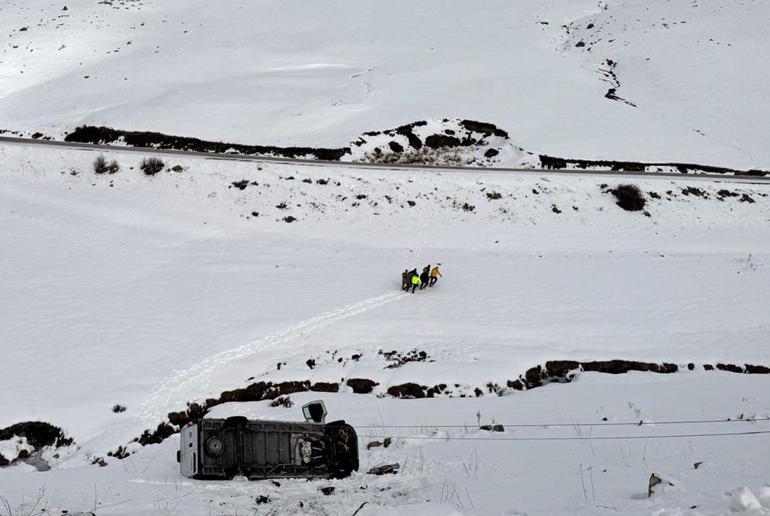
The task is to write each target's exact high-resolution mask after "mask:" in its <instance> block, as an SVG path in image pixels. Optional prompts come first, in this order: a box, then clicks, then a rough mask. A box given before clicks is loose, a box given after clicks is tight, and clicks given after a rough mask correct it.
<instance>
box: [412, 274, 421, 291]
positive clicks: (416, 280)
mask: <svg viewBox="0 0 770 516" xmlns="http://www.w3.org/2000/svg"><path fill="white" fill-rule="evenodd" d="M412 272H413V274H412V294H414V291H415V290H417V287H420V290H422V287H421V286H420V283H421V282H420V276H418V275H417V269H415V270H413V271H412Z"/></svg>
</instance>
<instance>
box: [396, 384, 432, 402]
mask: <svg viewBox="0 0 770 516" xmlns="http://www.w3.org/2000/svg"><path fill="white" fill-rule="evenodd" d="M427 390H428V388H427V387H424V386H422V385H417V384H416V383H403V384H401V385H392V386H390V387H388V394H389V395H390V396H393V397H394V398H406V399H416V398H425V397H426V391H427Z"/></svg>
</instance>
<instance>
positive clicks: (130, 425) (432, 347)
mask: <svg viewBox="0 0 770 516" xmlns="http://www.w3.org/2000/svg"><path fill="white" fill-rule="evenodd" d="M95 156H96V154H94V153H91V152H83V151H71V150H61V149H54V150H42V149H40V148H33V147H24V146H2V147H0V174H2V181H0V206H2V214H1V215H0V235H2V248H3V261H2V268H0V274H1V275H2V277H1V278H0V279H1V281H2V285H3V289H2V294H1V295H0V306H1V307H2V313H3V314H4V324H3V325H2V328H1V329H0V342H3V343H4V345H3V350H2V351H3V360H2V361H0V377H2V378H3V384H4V385H7V386H8V388H4V389H2V390H0V406H1V407H3V410H2V411H0V427H4V426H7V425H10V424H12V423H15V422H19V421H32V420H41V421H46V422H49V423H52V424H54V425H57V426H60V427H62V428H63V429H64V430H65V432H66V433H67V434H68V435H70V436H71V437H73V438H74V439H75V441H76V443H75V445H74V446H73V447H71V448H69V449H64V450H63V451H61V456H60V458H59V459H56V460H52V462H53V463H54V470H53V471H50V472H46V473H41V472H37V471H35V470H34V468H32V467H31V466H24V465H21V466H14V467H11V468H5V469H0V488H1V489H0V496H5V497H7V498H9V499H10V500H11V504H12V506H14V505H13V504H15V507H17V508H18V507H19V506H20V504H21V502H22V500H24V501H26V502H25V503H27V504H28V503H29V501H30V500H31V499H35V498H36V497H37V493H38V490H39V489H40V488H41V487H42V486H43V485H44V486H45V499H46V500H47V501H48V504H49V505H48V507H49V508H50V509H52V510H53V509H57V510H61V509H67V510H70V511H74V510H90V509H91V508H93V506H94V504H95V503H96V504H99V506H98V507H97V509H98V512H97V513H98V514H140V513H141V514H160V513H178V514H196V513H200V514H207V513H208V512H209V511H211V513H212V514H234V513H235V511H236V509H237V511H238V513H239V514H242V513H253V512H254V511H257V513H271V512H272V513H274V514H284V513H291V512H292V511H295V512H297V513H311V514H340V513H352V512H354V511H355V510H356V509H357V508H358V507H359V506H360V505H361V504H362V503H363V502H365V501H366V502H368V503H367V505H365V506H364V508H363V509H362V510H361V512H360V513H359V514H364V515H366V514H404V513H408V511H412V513H414V514H447V513H449V512H450V511H456V512H457V513H460V514H494V513H504V514H565V513H573V512H574V513H582V514H593V513H597V512H602V511H608V512H615V511H613V510H612V509H607V508H606V507H613V508H615V509H617V511H619V512H620V513H624V514H663V513H660V512H659V511H660V510H664V509H665V510H668V511H670V512H667V513H665V514H686V513H687V512H686V510H689V507H690V506H692V505H695V506H697V507H698V508H697V509H693V511H695V512H692V513H691V514H723V513H724V512H725V511H726V510H728V508H729V506H730V504H731V503H732V502H731V498H730V496H728V495H726V494H725V493H726V492H728V491H731V490H734V489H737V488H739V487H741V486H748V487H749V488H750V489H751V490H752V491H753V492H754V493H755V494H756V495H757V496H760V493H761V492H763V491H761V489H760V488H762V486H764V485H767V484H768V482H769V481H770V479H768V478H767V475H766V471H767V468H766V464H767V461H768V459H769V458H770V457H768V455H767V453H768V452H767V450H768V447H767V446H766V441H767V438H766V436H765V435H764V434H759V435H755V436H732V437H707V438H689V439H688V438H674V439H662V440H654V441H645V440H643V441H636V440H630V441H629V440H620V441H596V442H595V441H593V440H592V441H590V442H583V441H576V442H573V441H566V442H562V441H559V442H544V443H540V442H524V443H522V442H515V441H499V442H498V441H494V442H478V441H475V440H471V441H462V440H458V441H455V440H450V441H444V440H439V441H435V440H416V441H413V440H406V441H404V442H402V441H401V440H399V439H397V440H396V442H397V445H395V446H394V447H391V448H388V449H387V450H384V449H381V448H380V449H375V450H372V451H367V450H365V449H362V471H361V472H359V473H358V474H356V475H354V476H353V477H351V478H350V479H347V480H344V481H339V482H334V483H333V485H335V486H337V491H336V492H335V493H336V494H334V495H332V496H331V497H330V498H326V497H324V496H323V495H322V494H320V493H319V492H318V488H319V487H323V486H326V485H327V483H323V482H320V483H319V482H312V483H309V484H308V483H305V482H297V481H292V482H287V483H285V484H283V485H282V486H281V488H276V487H275V486H273V485H272V484H269V483H248V482H245V481H233V482H227V483H209V482H189V481H186V480H183V479H182V478H181V477H180V476H179V475H178V472H177V464H176V463H175V462H174V448H175V446H178V444H177V443H178V440H177V438H176V437H172V438H170V439H168V440H167V441H166V442H164V443H163V444H161V445H154V446H149V447H145V448H141V447H139V446H138V445H137V444H136V443H134V444H132V445H131V446H129V450H130V451H132V452H136V453H135V454H134V455H132V456H131V457H129V458H128V459H125V460H123V461H119V460H117V459H114V458H108V457H106V454H107V452H109V451H113V450H115V449H116V448H117V447H118V446H121V445H126V444H128V443H129V442H130V441H131V440H132V439H133V438H135V437H137V436H138V435H139V434H140V433H141V432H142V431H143V430H145V429H147V428H152V427H154V426H155V425H157V424H158V423H159V422H161V421H163V420H164V419H165V415H166V413H167V412H169V411H172V410H174V411H176V410H182V409H184V408H185V404H186V403H187V402H188V401H196V400H197V401H202V400H204V399H206V398H208V397H212V396H213V397H216V396H218V395H219V394H220V393H221V392H222V391H224V390H229V389H234V388H241V387H245V386H246V385H248V384H249V383H251V382H252V381H273V382H276V381H284V380H297V381H302V380H310V381H313V382H317V381H323V382H332V383H339V384H340V385H341V392H340V393H339V394H327V393H303V394H293V395H291V398H292V400H293V401H294V402H295V403H296V404H297V405H295V407H293V408H291V409H287V408H271V407H270V406H269V402H257V403H228V404H224V405H220V406H218V407H216V408H215V409H214V410H213V412H212V414H211V415H212V416H214V417H216V416H220V415H229V414H233V413H239V414H240V413H243V414H246V415H249V416H255V417H256V416H260V417H268V418H275V419H281V418H287V419H299V418H300V414H299V409H298V408H297V406H298V405H299V404H301V403H302V402H303V401H307V400H309V399H312V398H319V397H320V398H323V399H325V400H326V402H327V405H328V406H329V408H330V411H331V412H332V414H333V417H335V418H344V419H346V420H348V421H350V422H352V423H353V424H355V425H363V426H366V425H374V426H375V428H371V429H369V428H364V427H363V426H362V427H361V428H359V434H361V436H362V440H361V446H362V448H364V445H365V444H366V443H367V442H368V441H369V440H370V439H368V438H366V437H365V436H367V435H376V436H384V435H392V436H422V437H430V436H446V435H447V432H448V431H449V430H451V431H450V432H449V435H450V436H453V437H459V436H461V435H462V436H470V437H474V438H485V437H488V436H490V435H491V436H493V437H497V436H502V437H506V438H508V437H519V436H530V437H532V436H535V437H581V436H582V437H585V436H587V435H588V436H590V435H597V436H598V435H609V436H636V437H638V436H646V435H653V434H656V433H658V434H691V433H704V432H705V433H714V432H736V431H747V430H749V431H754V430H770V424H768V423H763V422H761V421H758V422H756V423H742V422H737V423H722V424H708V425H703V424H700V425H694V427H693V426H690V425H679V426H677V425H672V426H668V425H666V426H654V427H648V426H644V427H634V426H631V427H618V428H614V427H610V428H595V429H591V428H590V427H587V428H582V427H581V426H580V425H581V424H587V423H597V422H602V418H603V417H607V418H608V421H610V422H613V421H614V422H628V421H630V422H635V421H638V420H640V419H645V420H648V421H649V420H683V419H720V420H721V419H726V418H731V419H736V418H739V417H740V416H741V415H743V418H753V417H757V418H764V417H769V416H770V406H769V405H768V398H767V395H766V393H767V392H768V390H767V387H768V385H769V382H770V377H767V376H765V375H758V376H755V375H736V374H733V373H726V372H705V371H703V369H702V364H714V363H717V362H725V363H737V364H744V363H750V364H764V365H767V364H768V362H770V360H768V358H769V357H768V352H767V335H768V331H769V328H768V319H767V310H766V306H767V302H768V294H767V289H766V285H767V284H768V281H769V280H770V267H768V257H769V256H770V238H768V237H770V235H768V228H770V225H768V222H770V198H769V197H768V194H770V186H768V185H767V184H766V183H762V184H752V183H750V182H745V181H744V182H731V181H730V180H729V179H726V180H725V181H712V180H703V179H700V180H699V179H687V178H683V179H681V180H676V181H672V180H670V179H653V178H646V179H643V180H635V179H631V180H628V179H626V180H624V181H622V182H633V183H634V184H637V185H638V186H639V187H640V188H641V189H642V190H643V191H644V192H645V197H646V200H647V206H646V207H645V209H646V211H647V212H648V213H649V217H647V216H645V215H644V214H643V213H642V212H626V211H623V210H622V209H621V208H619V207H618V206H617V205H616V204H615V199H614V197H613V196H612V195H611V194H610V193H607V192H606V190H607V187H603V186H602V185H605V184H607V185H609V187H613V186H615V185H617V184H618V183H619V182H621V181H619V180H618V179H617V178H612V177H600V176H597V177H593V176H580V175H577V176H574V177H559V176H553V177H550V178H546V177H542V176H539V175H532V174H526V175H525V174H519V175H516V174H496V173H457V172H414V173H411V174H410V173H406V172H403V171H397V172H388V171H377V172H375V171H370V170H367V171H362V172H358V171H356V170H349V169H334V168H320V167H296V166H285V165H258V164H256V163H230V162H221V161H211V160H200V159H180V160H172V161H169V162H167V166H168V167H173V166H175V165H180V167H179V168H178V170H181V171H180V172H173V171H170V170H166V171H163V172H161V173H159V174H158V175H156V176H154V177H148V176H145V175H144V174H142V173H141V172H140V171H139V169H138V160H139V157H138V156H137V155H132V154H128V153H126V154H114V155H108V156H106V157H107V158H108V159H113V158H114V159H116V160H117V161H118V162H119V163H120V165H121V166H122V169H121V171H120V172H118V173H116V174H114V175H103V176H97V175H95V174H94V172H93V168H92V162H93V160H94V158H95ZM132 167H133V168H132ZM244 179H246V180H247V181H246V184H245V185H244V184H242V183H239V182H240V181H242V180H244ZM233 183H237V184H239V185H240V186H242V187H243V189H241V188H240V187H239V186H235V185H233ZM690 188H692V189H694V190H688V189H690ZM696 190H697V192H699V193H697V194H696V193H693V192H694V191H696ZM685 192H687V193H685ZM720 192H721V193H720ZM725 192H727V193H725ZM653 193H654V194H655V195H653ZM495 194H500V195H499V198H497V197H498V196H497V195H495ZM656 196H657V197H659V198H656ZM744 196H745V197H744ZM746 198H749V199H751V201H753V202H750V201H748V200H746ZM410 202H411V203H414V206H411V205H410ZM471 207H472V209H470V208H471ZM255 213H256V214H258V215H255ZM290 216H291V217H294V218H296V220H295V221H293V222H291V223H288V222H286V221H285V220H287V217H290ZM436 262H441V263H442V267H443V271H444V275H445V278H443V279H442V280H441V281H440V282H439V284H438V286H437V287H435V288H433V289H429V290H426V291H423V292H418V293H416V294H414V295H412V294H404V293H401V292H400V291H399V282H400V273H401V271H402V270H403V269H404V268H406V267H410V268H411V267H420V268H421V267H422V266H423V265H425V264H428V263H431V264H432V263H436ZM380 351H382V352H388V351H398V352H399V353H402V354H409V353H410V352H411V351H416V352H418V353H419V352H425V354H426V360H425V361H420V362H409V363H405V364H403V365H401V366H400V367H388V366H389V365H392V361H389V360H387V359H386V357H385V356H383V355H382V354H381V353H380ZM354 355H360V357H359V358H357V359H354V358H353V356H354ZM612 358H621V359H626V360H645V361H653V362H663V361H667V362H673V363H676V364H679V365H681V366H683V368H684V369H685V370H686V367H684V366H685V365H686V364H687V363H689V362H694V363H695V364H697V367H696V368H695V370H694V371H693V372H687V371H685V372H682V373H678V374H675V375H665V376H664V375H655V374H650V373H648V374H641V373H634V374H629V375H623V376H620V377H617V376H607V375H599V374H595V373H585V374H582V375H580V376H579V377H578V379H577V381H576V382H575V383H573V384H570V385H564V386H561V385H551V386H546V387H543V388H539V389H535V390H532V391H528V392H515V391H510V390H509V391H505V390H504V392H502V394H506V395H505V396H502V397H500V396H497V395H496V394H493V393H490V392H489V391H488V390H487V389H486V387H485V386H487V385H488V384H490V383H493V384H498V385H500V386H505V385H506V381H507V380H511V379H516V378H518V377H519V375H521V374H523V373H524V372H525V371H526V370H527V369H528V368H530V367H532V366H535V365H538V364H542V363H544V362H545V361H547V360H562V359H573V360H592V359H601V360H604V359H612ZM308 360H312V361H313V362H314V363H313V364H312V368H311V367H310V365H309V364H308ZM279 362H280V363H281V367H280V370H279V368H278V367H277V364H278V363H279ZM349 378H367V379H371V380H373V381H376V382H378V383H379V385H377V386H376V387H375V390H374V393H373V394H372V395H359V394H353V393H352V392H351V391H350V389H348V388H347V387H346V385H345V381H346V380H347V379H349ZM406 382H415V383H419V384H422V385H429V386H432V385H436V384H439V383H445V384H448V385H449V386H450V388H449V392H447V393H446V395H445V396H442V397H439V398H436V399H428V400H398V399H393V398H389V397H382V398H380V397H377V395H382V394H384V393H385V392H386V390H387V388H388V387H389V386H392V385H399V384H403V383H406ZM479 387H480V388H482V390H483V391H484V393H483V394H484V395H483V396H482V397H479V398H476V397H475V396H476V395H475V389H476V388H479ZM462 395H466V396H469V397H470V398H467V399H462V398H458V396H462ZM115 404H122V405H124V406H126V407H127V410H126V412H123V413H118V414H116V413H113V412H112V411H111V408H112V406H113V405H115ZM477 413H478V414H480V415H479V419H480V422H481V423H482V424H488V423H491V422H492V421H493V420H494V421H495V422H499V423H503V424H510V425H512V424H516V423H538V424H539V423H542V422H551V423H566V424H567V425H568V427H567V428H563V427H557V428H547V429H545V428H536V429H531V428H530V429H525V430H526V432H525V431H524V430H519V429H516V428H514V427H509V428H508V429H507V430H506V432H505V433H502V434H497V433H495V434H489V433H487V432H480V431H479V430H477V426H478V423H479V421H477V416H476V414H477ZM387 425H405V426H406V427H407V428H404V429H393V428H389V427H388V426H387ZM436 425H467V428H465V427H464V426H463V428H462V429H457V428H455V429H442V428H438V427H436ZM434 427H436V428H434ZM591 432H594V433H593V434H592V433H591ZM6 444H7V443H6ZM95 458H103V459H105V460H106V462H107V464H108V465H107V467H105V468H99V467H97V466H93V465H90V462H91V461H92V460H94V459H95ZM702 459H703V463H704V465H703V466H702V467H703V469H701V468H698V469H697V471H695V470H694V468H693V463H694V462H698V461H700V460H702ZM381 462H399V463H400V464H402V467H403V470H402V473H400V474H399V475H396V476H393V477H389V478H383V477H373V476H370V475H367V474H366V471H367V470H368V468H369V467H371V466H373V465H376V464H378V463H381ZM605 470H606V471H605ZM653 472H656V473H658V474H660V475H664V476H668V477H666V478H670V481H671V482H672V483H673V484H674V486H673V487H671V486H669V488H666V489H665V493H663V494H661V495H660V496H657V495H656V497H655V498H654V499H652V500H647V499H646V498H644V496H642V495H644V493H645V492H646V482H647V480H648V478H649V475H650V474H651V473H653ZM589 484H590V485H589ZM94 486H96V487H94ZM362 488H363V489H362ZM260 494H266V495H268V496H270V498H271V500H274V502H271V503H270V504H267V505H264V504H263V505H260V506H257V505H256V504H255V502H254V498H255V497H256V496H257V495H260ZM300 502H302V503H303V505H302V506H300V505H299V503H300ZM679 509H681V511H680V512H677V511H678V510H679ZM517 511H518V512H517ZM17 512H20V511H19V510H18V509H17Z"/></svg>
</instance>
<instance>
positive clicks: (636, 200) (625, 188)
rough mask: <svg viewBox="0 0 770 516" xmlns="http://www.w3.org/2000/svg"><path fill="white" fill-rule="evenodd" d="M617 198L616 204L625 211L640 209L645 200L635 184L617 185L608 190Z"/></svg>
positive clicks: (645, 202) (642, 207)
mask: <svg viewBox="0 0 770 516" xmlns="http://www.w3.org/2000/svg"><path fill="white" fill-rule="evenodd" d="M610 192H612V195H614V196H615V198H616V199H617V205H618V206H620V207H621V208H623V209H624V210H626V211H642V210H643V209H644V205H645V204H647V200H646V199H645V198H644V195H643V194H642V191H641V190H639V187H638V186H636V185H618V186H616V187H615V188H614V189H612V190H610Z"/></svg>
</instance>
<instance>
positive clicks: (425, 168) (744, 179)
mask: <svg viewBox="0 0 770 516" xmlns="http://www.w3.org/2000/svg"><path fill="white" fill-rule="evenodd" d="M0 145H33V146H44V147H63V148H67V149H72V150H84V151H92V152H93V151H102V152H133V153H137V154H152V155H163V156H178V157H180V158H203V159H212V160H222V161H248V162H253V163H270V164H277V165H299V166H303V167H308V166H309V167H336V168H352V169H359V170H361V169H377V170H400V171H407V172H454V173H481V174H490V173H506V174H510V173H520V174H536V175H565V176H566V175H577V176H586V175H588V176H620V177H627V178H639V179H644V178H671V179H687V180H691V179H693V180H700V181H721V182H726V183H753V184H763V183H764V184H770V176H735V175H727V174H711V173H694V174H681V173H680V174H677V173H671V172H638V171H627V170H610V169H591V170H584V169H577V170H558V169H543V168H507V167H461V166H451V165H398V164H388V163H364V162H354V161H323V160H315V159H298V158H277V157H264V156H250V155H243V154H216V153H211V152H198V151H181V150H174V149H156V148H149V147H122V146H116V145H97V144H92V143H75V142H64V141H56V140H35V139H32V138H15V137H9V136H0Z"/></svg>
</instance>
